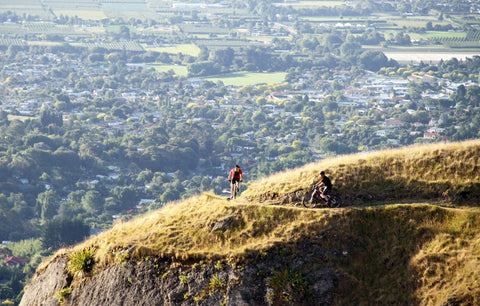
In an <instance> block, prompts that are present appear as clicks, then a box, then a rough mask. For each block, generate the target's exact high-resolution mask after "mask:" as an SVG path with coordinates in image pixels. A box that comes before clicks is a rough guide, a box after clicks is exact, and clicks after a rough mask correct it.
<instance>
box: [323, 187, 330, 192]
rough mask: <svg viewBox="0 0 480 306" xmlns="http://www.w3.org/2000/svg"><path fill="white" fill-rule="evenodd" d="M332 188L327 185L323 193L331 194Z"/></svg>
mask: <svg viewBox="0 0 480 306" xmlns="http://www.w3.org/2000/svg"><path fill="white" fill-rule="evenodd" d="M331 190H332V188H328V187H325V188H324V189H323V191H322V194H329V193H330V191H331Z"/></svg>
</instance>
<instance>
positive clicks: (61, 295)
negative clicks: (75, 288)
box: [55, 287, 72, 305]
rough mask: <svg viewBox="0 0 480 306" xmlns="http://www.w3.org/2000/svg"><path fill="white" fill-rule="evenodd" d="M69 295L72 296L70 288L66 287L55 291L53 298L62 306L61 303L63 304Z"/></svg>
mask: <svg viewBox="0 0 480 306" xmlns="http://www.w3.org/2000/svg"><path fill="white" fill-rule="evenodd" d="M70 294H72V288H70V287H67V288H63V289H61V290H59V291H57V292H56V293H55V296H56V297H57V299H58V302H59V303H60V305H63V303H65V300H66V299H67V298H68V297H69V296H70Z"/></svg>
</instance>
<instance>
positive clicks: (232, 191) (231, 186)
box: [230, 180, 235, 199]
mask: <svg viewBox="0 0 480 306" xmlns="http://www.w3.org/2000/svg"><path fill="white" fill-rule="evenodd" d="M234 192H235V181H234V180H232V181H231V182H230V199H233V194H234Z"/></svg>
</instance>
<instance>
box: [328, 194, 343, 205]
mask: <svg viewBox="0 0 480 306" xmlns="http://www.w3.org/2000/svg"><path fill="white" fill-rule="evenodd" d="M341 205H342V203H341V202H340V199H339V198H338V197H337V196H331V197H330V201H329V204H328V206H329V207H330V208H338V207H340V206H341Z"/></svg>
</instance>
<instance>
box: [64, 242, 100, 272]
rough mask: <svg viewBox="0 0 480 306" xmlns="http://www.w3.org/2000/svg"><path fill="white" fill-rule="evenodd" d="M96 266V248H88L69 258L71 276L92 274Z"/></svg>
mask: <svg viewBox="0 0 480 306" xmlns="http://www.w3.org/2000/svg"><path fill="white" fill-rule="evenodd" d="M94 265H95V248H93V247H88V248H85V249H83V250H81V251H77V252H74V253H72V254H70V255H69V256H68V264H67V271H68V272H70V273H71V274H73V275H75V274H86V275H88V274H90V273H91V272H92V270H93V266H94Z"/></svg>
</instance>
